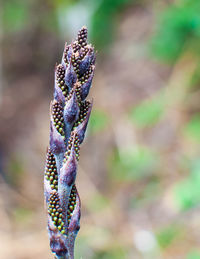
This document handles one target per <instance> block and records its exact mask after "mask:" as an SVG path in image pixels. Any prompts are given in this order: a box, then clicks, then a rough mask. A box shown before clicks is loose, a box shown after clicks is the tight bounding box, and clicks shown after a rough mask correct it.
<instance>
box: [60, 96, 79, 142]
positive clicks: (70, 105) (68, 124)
mask: <svg viewBox="0 0 200 259" xmlns="http://www.w3.org/2000/svg"><path fill="white" fill-rule="evenodd" d="M78 115H79V107H78V104H77V98H76V93H75V91H73V93H72V97H71V98H70V99H69V100H68V101H67V103H66V104H65V107H64V122H65V135H66V139H68V138H69V134H70V132H71V129H72V126H73V124H74V123H75V121H76V120H77V119H78Z"/></svg>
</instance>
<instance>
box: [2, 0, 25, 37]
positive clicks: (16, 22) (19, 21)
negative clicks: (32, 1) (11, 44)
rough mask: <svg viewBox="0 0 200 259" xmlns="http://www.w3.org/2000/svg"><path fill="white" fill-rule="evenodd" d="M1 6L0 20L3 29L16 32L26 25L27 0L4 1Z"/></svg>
mask: <svg viewBox="0 0 200 259" xmlns="http://www.w3.org/2000/svg"><path fill="white" fill-rule="evenodd" d="M2 6H3V10H2V22H3V28H4V30H5V31H7V32H9V31H11V32H16V31H19V30H21V29H23V28H25V27H26V25H27V21H28V17H29V3H28V2H27V1H23V0H21V1H17V0H11V1H5V2H4V3H2Z"/></svg>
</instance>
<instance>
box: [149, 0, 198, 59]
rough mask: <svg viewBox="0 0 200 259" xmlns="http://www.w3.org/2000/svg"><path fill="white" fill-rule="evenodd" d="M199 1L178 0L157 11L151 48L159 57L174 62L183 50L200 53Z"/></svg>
mask: <svg viewBox="0 0 200 259" xmlns="http://www.w3.org/2000/svg"><path fill="white" fill-rule="evenodd" d="M199 13H200V2H199V1H196V0H195V1H194V0H180V1H175V2H174V3H172V4H169V5H168V7H166V8H164V9H163V10H162V11H161V12H159V22H157V27H158V28H157V30H156V34H155V36H154V37H153V40H152V49H153V52H154V54H155V55H156V56H158V57H159V58H161V59H163V60H166V61H170V62H175V60H176V59H177V58H178V57H179V56H180V54H181V53H183V51H185V50H190V51H192V52H193V53H194V55H197V56H198V57H199V54H200V16H199Z"/></svg>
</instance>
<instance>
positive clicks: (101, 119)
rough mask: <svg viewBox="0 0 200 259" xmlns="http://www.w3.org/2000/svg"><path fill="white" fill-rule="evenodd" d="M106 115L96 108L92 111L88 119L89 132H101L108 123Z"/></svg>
mask: <svg viewBox="0 0 200 259" xmlns="http://www.w3.org/2000/svg"><path fill="white" fill-rule="evenodd" d="M108 121H109V118H108V115H107V114H106V112H104V111H102V110H98V109H96V110H95V111H93V112H92V114H91V117H90V121H89V130H90V131H91V133H96V132H101V131H103V130H104V129H105V128H106V126H107V125H108Z"/></svg>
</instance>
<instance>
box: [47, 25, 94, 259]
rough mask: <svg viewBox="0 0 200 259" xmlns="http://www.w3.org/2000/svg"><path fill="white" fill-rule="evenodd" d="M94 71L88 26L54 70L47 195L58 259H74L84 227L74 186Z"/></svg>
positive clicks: (53, 246) (65, 52)
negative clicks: (75, 243)
mask: <svg viewBox="0 0 200 259" xmlns="http://www.w3.org/2000/svg"><path fill="white" fill-rule="evenodd" d="M94 69H95V52H94V48H93V47H92V46H91V45H90V44H88V43H87V29H86V27H83V28H82V29H81V30H80V31H79V32H78V36H77V39H76V40H75V41H74V42H73V43H71V44H70V45H67V44H66V45H65V48H64V52H63V57H62V61H61V64H58V65H56V67H55V86H54V99H53V101H52V102H51V107H50V141H49V143H50V145H49V148H48V151H47V159H46V167H45V177H44V194H45V200H46V206H47V211H48V233H49V238H50V247H51V250H52V252H53V253H54V255H55V257H56V258H66V259H68V258H69V259H70V258H73V249H74V242H75V238H76V235H77V233H78V230H79V228H80V226H79V221H80V199H79V195H78V192H77V188H76V185H75V180H76V174H77V166H78V160H79V152H80V145H81V143H82V142H83V140H84V137H85V132H86V128H87V124H88V120H89V117H90V113H91V109H92V102H91V101H88V100H86V98H87V96H88V94H89V90H90V87H91V84H92V79H93V76H94Z"/></svg>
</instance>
